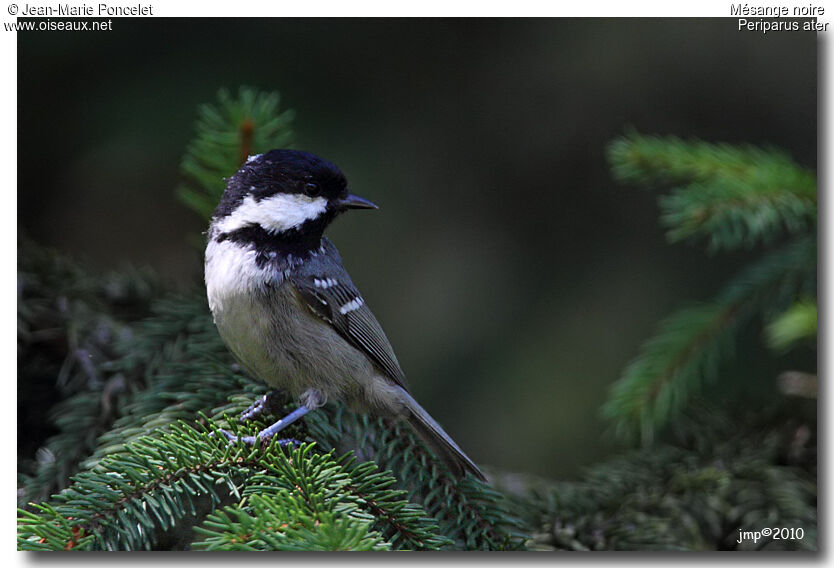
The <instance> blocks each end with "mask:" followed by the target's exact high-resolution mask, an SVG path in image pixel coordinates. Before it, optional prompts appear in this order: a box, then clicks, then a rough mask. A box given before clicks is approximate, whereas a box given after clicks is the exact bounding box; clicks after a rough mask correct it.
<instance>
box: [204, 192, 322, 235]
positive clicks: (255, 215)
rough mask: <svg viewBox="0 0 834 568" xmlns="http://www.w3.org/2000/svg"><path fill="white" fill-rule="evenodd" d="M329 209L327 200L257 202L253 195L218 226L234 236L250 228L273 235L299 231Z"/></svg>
mask: <svg viewBox="0 0 834 568" xmlns="http://www.w3.org/2000/svg"><path fill="white" fill-rule="evenodd" d="M325 209H327V199H326V198H324V197H307V196H306V195H301V194H295V193H291V194H288V193H278V194H276V195H273V196H272V197H267V198H265V199H261V200H260V201H255V198H254V197H252V196H251V195H247V196H246V198H245V199H244V200H243V201H242V202H241V204H240V205H238V206H237V209H235V210H234V211H233V212H232V214H231V215H228V216H226V217H225V218H224V219H223V220H221V221H220V222H219V223H218V224H217V228H218V229H219V230H220V232H221V233H230V232H232V231H236V230H238V229H242V228H243V227H246V226H249V225H260V226H261V227H263V228H264V229H265V230H267V231H269V232H270V233H280V232H282V231H287V230H289V229H295V228H297V227H300V226H301V225H303V224H304V222H305V221H310V220H312V219H315V218H316V217H318V216H319V215H321V214H322V213H324V211H325Z"/></svg>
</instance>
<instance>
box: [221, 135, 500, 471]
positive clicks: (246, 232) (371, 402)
mask: <svg viewBox="0 0 834 568" xmlns="http://www.w3.org/2000/svg"><path fill="white" fill-rule="evenodd" d="M226 181H227V183H226V189H225V191H224V193H223V195H222V197H221V199H220V201H219V203H218V205H217V208H216V209H215V210H214V213H213V214H212V217H211V221H210V224H209V229H208V231H207V245H206V251H205V284H206V294H207V298H208V304H209V307H210V309H211V312H212V315H213V318H214V323H215V325H216V327H217V330H218V332H219V334H220V337H221V338H222V340H223V342H224V343H225V344H226V346H227V347H228V348H229V350H230V351H231V352H232V354H233V355H234V356H235V358H236V359H237V360H238V361H239V363H240V364H241V366H242V368H243V369H244V370H245V371H246V372H247V373H248V374H249V375H251V376H253V377H255V378H257V379H260V380H261V381H263V382H265V383H266V384H267V385H268V386H269V387H271V388H272V389H275V390H274V391H272V392H276V393H277V392H278V391H284V392H289V393H290V394H291V395H292V396H293V397H294V398H296V399H297V400H298V402H299V406H298V408H297V409H296V410H294V411H293V412H292V413H290V414H289V415H287V416H286V417H284V418H282V419H281V420H278V421H277V422H275V423H274V424H272V425H271V426H269V427H267V428H265V429H263V430H261V431H260V432H258V433H257V435H255V436H241V437H240V438H238V437H237V436H235V435H233V434H231V433H229V432H227V431H223V434H224V435H225V436H226V437H227V438H228V439H229V440H230V443H235V442H241V441H242V442H244V443H246V444H250V445H252V444H255V443H257V442H258V441H261V442H263V441H265V440H269V439H270V438H272V436H274V435H275V434H276V433H277V432H279V431H280V430H282V429H283V428H285V427H286V426H288V425H289V424H291V423H293V422H294V421H296V420H298V419H299V418H301V417H303V416H304V415H305V414H307V413H308V412H311V411H313V410H315V409H317V408H319V407H321V406H322V405H324V404H325V403H326V402H327V401H329V400H339V401H343V402H344V403H346V404H347V405H348V406H349V407H350V408H352V409H354V410H357V411H359V412H365V413H370V414H372V415H375V416H382V417H393V418H397V419H401V420H403V421H405V423H407V424H408V425H409V426H410V427H411V428H412V429H413V431H414V432H415V433H416V434H417V435H418V436H419V437H420V438H421V439H422V440H423V441H424V442H425V443H426V444H427V446H428V447H429V448H430V449H431V450H432V451H433V452H434V454H435V455H436V456H437V457H438V458H439V459H440V460H441V461H442V462H443V463H444V464H445V465H446V466H447V468H448V469H449V471H450V472H451V473H452V474H453V475H454V476H455V477H456V478H464V477H466V476H467V474H471V475H472V476H474V477H475V478H476V479H478V480H481V481H485V480H486V477H485V476H484V474H483V472H482V471H481V470H480V468H479V467H478V466H477V465H476V464H475V463H474V462H473V461H472V460H471V459H470V458H469V457H468V456H467V455H466V454H465V453H464V452H463V450H461V449H460V447H459V446H458V445H457V444H456V443H455V442H454V440H452V438H451V437H450V436H449V435H448V434H447V433H446V431H445V430H444V429H443V428H442V427H441V426H440V424H438V423H437V422H436V421H435V420H434V419H433V418H432V417H431V416H430V415H429V413H428V412H426V410H425V409H423V407H422V406H420V404H419V403H418V402H417V401H416V400H415V399H414V397H413V396H412V395H411V393H410V392H409V388H408V383H407V381H406V376H405V373H404V372H403V370H402V368H401V367H400V364H399V362H398V361H397V357H396V355H395V354H394V350H393V348H392V347H391V343H390V342H389V341H388V338H387V337H386V335H385V332H384V331H383V329H382V326H381V325H380V324H379V322H378V321H377V319H376V317H374V314H373V312H371V310H370V308H369V307H368V303H367V302H366V301H365V299H364V298H363V296H362V295H361V294H360V293H359V290H358V289H357V288H356V286H355V285H354V283H353V281H352V280H351V278H350V275H349V274H348V272H347V270H346V269H345V267H344V265H343V263H342V259H341V257H340V255H339V252H338V250H337V249H336V247H335V245H334V244H333V243H332V242H331V241H330V240H329V239H327V238H326V237H325V236H324V231H325V229H326V228H327V227H328V225H330V223H331V222H332V221H333V220H334V219H335V218H336V217H338V216H339V215H340V214H342V213H344V212H346V211H349V210H353V209H378V207H377V206H376V205H375V204H374V203H372V202H371V201H368V200H367V199H364V198H362V197H359V196H357V195H354V194H352V193H350V192H349V191H348V182H347V179H346V178H345V176H344V174H343V173H342V171H341V170H340V169H339V168H338V167H337V166H336V165H335V164H333V163H331V162H329V161H327V160H325V159H323V158H320V157H319V156H317V155H315V154H312V153H310V152H305V151H301V150H291V149H276V150H271V151H268V152H265V153H263V154H257V155H253V156H249V157H248V158H247V159H246V161H245V162H244V163H243V164H242V165H241V166H240V169H239V170H238V171H237V172H236V173H235V174H234V175H232V176H231V177H230V178H228V180H226ZM270 396H271V395H265V396H264V397H263V398H261V399H259V400H258V401H257V402H256V403H255V404H253V405H252V406H251V407H250V408H249V409H248V410H247V411H246V412H245V413H244V414H243V415H242V419H247V418H251V417H253V416H256V415H258V414H260V413H261V412H263V411H264V410H269V409H270V408H269V407H270V403H271V402H272V400H273V399H271V398H270Z"/></svg>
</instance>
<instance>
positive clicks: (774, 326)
mask: <svg viewBox="0 0 834 568" xmlns="http://www.w3.org/2000/svg"><path fill="white" fill-rule="evenodd" d="M766 331H767V342H768V344H769V345H770V346H771V347H772V348H773V349H777V350H786V349H788V348H789V347H791V346H792V345H793V344H795V343H797V342H798V341H801V340H803V339H812V338H814V339H815V338H816V337H817V303H816V302H815V301H799V302H796V303H795V304H793V305H791V307H789V308H788V309H787V310H785V312H784V313H782V314H781V315H779V317H777V318H776V319H775V320H773V321H772V322H771V323H770V324H769V325H768V326H767V330H766Z"/></svg>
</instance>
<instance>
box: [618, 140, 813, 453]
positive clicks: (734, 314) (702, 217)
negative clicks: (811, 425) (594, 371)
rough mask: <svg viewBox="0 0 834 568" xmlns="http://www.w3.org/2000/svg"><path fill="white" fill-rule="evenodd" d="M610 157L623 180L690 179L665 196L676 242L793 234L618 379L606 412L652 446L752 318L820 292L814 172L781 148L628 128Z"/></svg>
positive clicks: (668, 330) (687, 315) (721, 245)
mask: <svg viewBox="0 0 834 568" xmlns="http://www.w3.org/2000/svg"><path fill="white" fill-rule="evenodd" d="M609 156H610V160H611V163H612V168H613V170H614V173H615V175H616V176H617V177H618V178H620V179H621V180H624V181H634V182H642V183H650V182H673V183H683V184H685V185H683V186H680V187H678V188H677V189H674V190H673V191H672V194H671V195H670V196H663V197H661V198H660V205H661V208H662V210H663V214H662V217H661V219H662V221H663V223H664V224H665V225H666V227H667V228H668V229H669V233H668V234H669V238H670V240H672V241H676V240H679V239H681V238H684V237H705V238H707V239H708V241H709V246H710V248H712V249H713V250H718V249H733V248H737V247H739V246H741V245H744V244H746V245H752V244H754V243H770V242H772V241H774V240H775V239H776V238H777V237H778V236H780V234H781V233H787V234H790V235H792V237H793V238H792V239H791V240H790V242H788V243H787V244H784V245H782V247H781V248H778V249H776V250H774V251H771V252H768V253H766V254H765V255H764V257H763V258H762V259H760V260H759V261H758V262H755V263H753V264H752V265H751V266H749V267H747V268H745V269H743V270H742V271H741V273H740V274H739V275H738V276H737V277H736V278H735V279H733V280H731V281H730V283H729V284H728V285H727V286H726V287H725V288H724V290H723V291H722V292H721V293H719V294H718V295H717V297H716V298H715V299H714V300H713V301H711V302H705V303H701V304H698V305H695V306H692V307H689V308H685V309H682V310H680V311H678V312H676V313H674V314H673V315H671V316H670V317H668V318H667V319H666V320H665V321H664V322H663V323H662V324H661V325H660V327H659V329H658V332H657V334H656V335H655V336H654V337H653V338H651V339H650V340H648V341H647V342H646V343H645V344H644V345H643V348H642V350H641V353H640V355H639V356H638V357H637V358H636V359H635V360H634V361H633V362H632V363H631V364H630V365H629V366H628V367H627V369H626V370H625V372H624V373H623V375H622V377H621V378H620V379H619V380H618V381H617V382H616V383H615V384H614V385H613V387H612V389H611V392H610V395H609V397H608V400H607V401H606V403H605V405H604V407H603V410H602V411H603V414H604V416H606V417H607V418H608V419H609V420H611V422H612V424H613V426H614V430H615V431H616V432H617V433H618V434H619V435H620V436H621V437H623V438H632V437H635V436H639V438H640V439H641V440H642V441H643V443H644V444H650V443H651V442H652V441H653V439H654V438H655V434H656V433H657V432H658V431H659V430H660V429H661V428H662V427H664V426H665V425H667V424H669V423H670V422H672V421H674V419H675V418H676V417H677V416H678V415H679V414H680V413H681V412H682V411H683V410H684V409H685V408H686V406H687V404H688V403H689V401H690V400H691V399H692V397H693V396H695V395H697V394H699V393H702V392H704V389H705V387H707V386H709V385H710V384H714V383H716V382H717V379H718V377H719V375H720V372H721V370H722V363H724V362H726V360H727V359H728V358H729V357H730V356H731V355H732V354H733V353H734V350H735V345H736V344H737V342H738V338H739V337H740V335H741V334H742V333H743V332H744V331H745V330H746V329H748V328H749V326H750V325H751V323H754V322H756V321H761V320H762V319H765V320H767V319H771V318H773V317H774V316H775V315H776V314H780V313H782V312H784V311H785V310H788V308H789V307H790V306H791V305H793V304H794V303H795V302H797V301H799V299H801V298H814V297H816V273H817V267H816V239H815V232H816V215H817V205H816V179H815V176H814V175H813V173H812V172H809V171H807V170H805V169H803V168H801V167H799V166H798V165H796V164H795V163H793V161H791V160H790V159H789V158H788V157H787V156H786V155H785V154H783V153H781V152H778V151H775V150H762V149H758V148H754V147H750V146H745V147H734V146H729V145H726V144H707V143H704V142H699V141H692V142H684V141H682V140H680V139H678V138H674V137H669V138H659V137H650V136H642V135H639V134H636V133H631V134H629V135H627V136H625V137H623V138H621V139H619V140H616V141H615V142H614V143H612V145H611V147H610V149H609ZM785 317H789V316H785ZM777 321H778V322H781V323H778V324H774V325H776V326H777V327H776V328H774V327H771V328H770V329H771V330H774V329H779V330H780V331H786V332H788V333H790V332H791V330H788V329H787V328H789V327H790V326H791V324H794V326H796V325H797V324H799V322H798V321H797V319H796V316H794V319H791V320H790V321H788V320H781V319H780V320H777ZM803 324H804V328H803V330H804V331H803V333H805V334H806V335H807V333H809V330H808V327H809V326H810V325H813V326H814V329H815V328H816V320H815V319H814V321H813V324H811V323H810V322H809V321H808V319H807V317H806V318H805V320H804V322H803ZM792 331H794V332H797V331H798V330H797V329H796V327H794V329H793V330H792ZM772 333H773V331H772V332H771V337H772ZM777 343H778V340H777Z"/></svg>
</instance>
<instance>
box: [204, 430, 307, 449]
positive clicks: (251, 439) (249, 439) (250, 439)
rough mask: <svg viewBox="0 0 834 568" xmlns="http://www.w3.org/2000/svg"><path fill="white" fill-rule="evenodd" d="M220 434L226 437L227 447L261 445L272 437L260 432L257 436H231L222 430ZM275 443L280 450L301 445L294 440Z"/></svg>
mask: <svg viewBox="0 0 834 568" xmlns="http://www.w3.org/2000/svg"><path fill="white" fill-rule="evenodd" d="M220 433H221V434H223V435H224V436H225V437H226V439H227V440H229V446H232V445H234V444H236V443H238V442H242V443H244V444H246V445H247V446H254V445H255V444H257V443H258V442H261V443H263V442H269V440H270V438H272V435H270V434H268V433H267V434H266V435H262V432H258V434H257V435H255V436H235V435H234V434H232V433H231V432H229V431H228V430H222V429H221V430H220ZM275 443H276V444H278V445H279V446H281V447H282V448H285V447H287V446H289V445H290V444H292V445H294V446H300V445H301V442H300V441H298V440H296V439H295V438H284V439H283V440H278V441H276V442H275Z"/></svg>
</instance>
